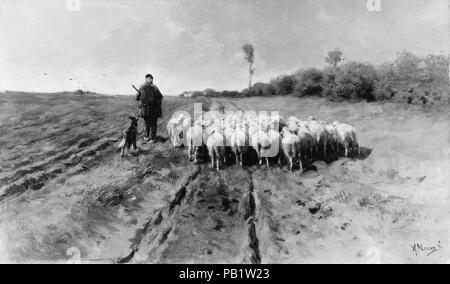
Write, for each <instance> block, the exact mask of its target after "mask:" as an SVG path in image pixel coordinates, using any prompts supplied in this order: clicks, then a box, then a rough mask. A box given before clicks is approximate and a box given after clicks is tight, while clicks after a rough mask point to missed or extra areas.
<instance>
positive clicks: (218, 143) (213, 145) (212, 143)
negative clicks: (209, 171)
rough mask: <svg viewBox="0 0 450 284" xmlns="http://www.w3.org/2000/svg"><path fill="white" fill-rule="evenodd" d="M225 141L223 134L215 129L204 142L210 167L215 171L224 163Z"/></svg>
mask: <svg viewBox="0 0 450 284" xmlns="http://www.w3.org/2000/svg"><path fill="white" fill-rule="evenodd" d="M225 141H226V137H225V133H224V131H223V129H220V128H216V129H215V130H214V131H213V133H212V134H211V135H210V136H209V137H208V140H207V141H206V147H207V148H208V154H209V157H210V159H211V166H212V168H216V169H217V170H220V164H221V163H222V162H223V163H225V149H226V148H225V147H226V146H225Z"/></svg>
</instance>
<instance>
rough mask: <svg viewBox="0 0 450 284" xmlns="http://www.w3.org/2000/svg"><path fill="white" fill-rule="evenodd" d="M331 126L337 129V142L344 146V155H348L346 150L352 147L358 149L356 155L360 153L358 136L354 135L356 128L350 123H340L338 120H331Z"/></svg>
mask: <svg viewBox="0 0 450 284" xmlns="http://www.w3.org/2000/svg"><path fill="white" fill-rule="evenodd" d="M333 127H334V128H335V129H336V131H337V134H338V137H339V144H340V145H342V147H343V148H344V151H345V157H346V158H347V157H348V150H349V149H354V148H357V149H358V155H360V154H361V151H360V149H359V144H358V138H357V137H356V129H355V128H354V127H353V126H351V125H348V124H345V123H340V122H339V121H335V122H333Z"/></svg>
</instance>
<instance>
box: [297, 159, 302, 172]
mask: <svg viewBox="0 0 450 284" xmlns="http://www.w3.org/2000/svg"><path fill="white" fill-rule="evenodd" d="M298 161H299V162H298V163H299V165H300V174H302V173H303V165H302V159H298Z"/></svg>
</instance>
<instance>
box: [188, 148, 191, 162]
mask: <svg viewBox="0 0 450 284" xmlns="http://www.w3.org/2000/svg"><path fill="white" fill-rule="evenodd" d="M191 151H192V146H189V147H188V159H189V160H188V161H189V162H190V161H191V160H192V158H191Z"/></svg>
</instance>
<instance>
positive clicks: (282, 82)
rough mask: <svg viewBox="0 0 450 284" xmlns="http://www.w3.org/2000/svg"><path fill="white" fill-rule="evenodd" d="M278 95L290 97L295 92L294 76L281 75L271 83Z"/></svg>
mask: <svg viewBox="0 0 450 284" xmlns="http://www.w3.org/2000/svg"><path fill="white" fill-rule="evenodd" d="M270 84H271V85H272V87H273V88H274V90H275V93H276V94H277V95H289V94H292V92H293V91H294V86H295V79H294V76H293V75H281V76H278V77H276V78H274V79H272V80H271V81H270Z"/></svg>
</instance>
